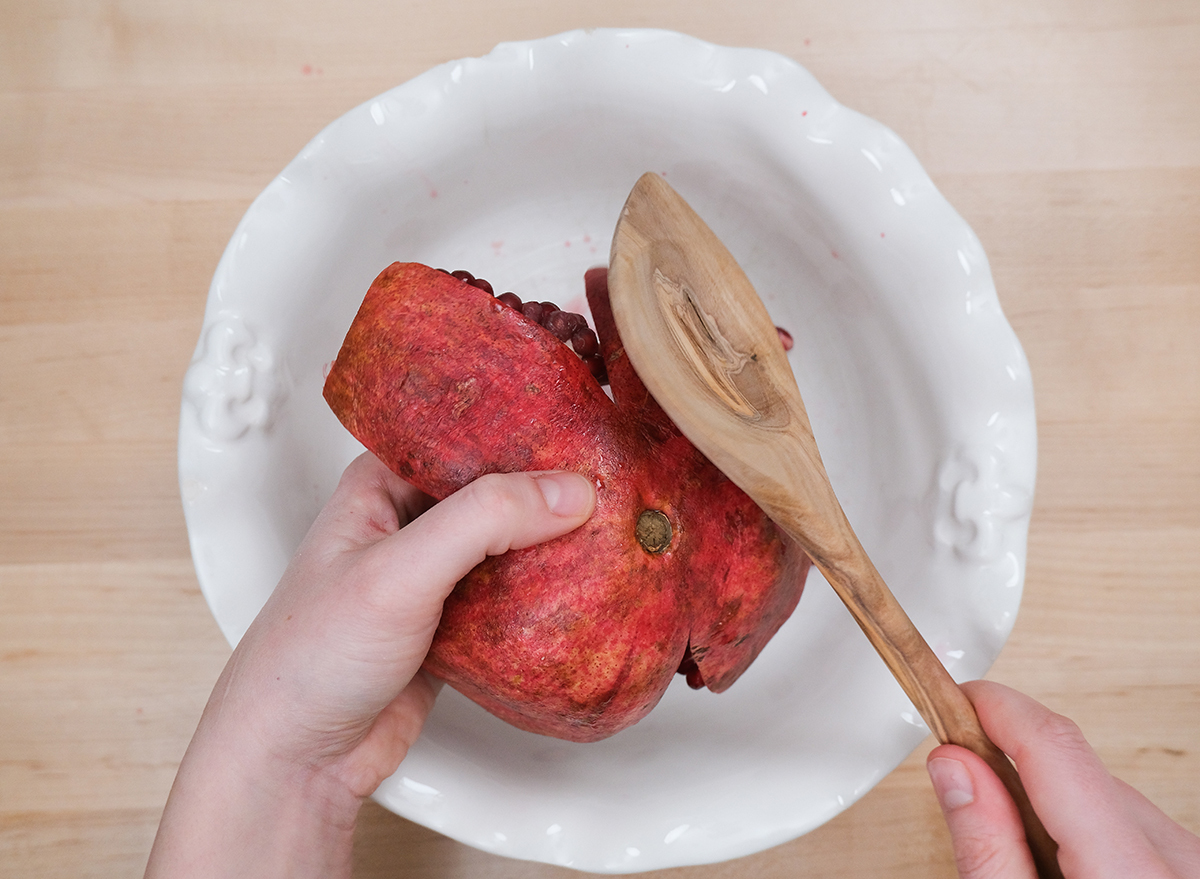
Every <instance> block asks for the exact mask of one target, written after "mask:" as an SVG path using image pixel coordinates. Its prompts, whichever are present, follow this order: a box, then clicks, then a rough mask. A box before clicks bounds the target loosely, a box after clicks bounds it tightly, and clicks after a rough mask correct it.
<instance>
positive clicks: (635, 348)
mask: <svg viewBox="0 0 1200 879" xmlns="http://www.w3.org/2000/svg"><path fill="white" fill-rule="evenodd" d="M608 283H609V290H610V293H611V297H612V307H613V312H614V315H615V317H616V321H617V328H618V329H619V331H620V334H621V339H622V341H623V342H624V345H625V350H626V352H627V354H628V355H629V358H630V361H631V362H632V363H633V366H634V368H635V369H636V370H637V373H638V375H639V376H640V377H641V379H642V381H643V382H644V383H645V384H646V387H647V388H649V390H650V392H651V393H652V394H653V395H654V397H655V399H656V400H657V401H658V402H659V404H660V405H661V406H662V407H663V409H664V410H665V411H666V412H667V414H668V415H670V416H671V418H672V419H673V420H674V421H675V423H676V424H677V425H678V426H679V428H680V430H682V431H683V433H684V435H685V436H687V438H688V439H689V440H691V442H692V443H693V444H694V445H695V446H696V447H697V448H699V449H700V450H701V451H702V452H703V453H704V454H705V455H707V456H708V457H709V459H710V460H712V461H713V463H715V464H716V465H717V466H718V467H719V468H721V470H723V471H724V472H725V474H726V475H727V476H729V478H730V479H732V480H733V481H734V482H735V483H736V484H737V485H738V486H739V487H740V488H741V489H742V490H743V491H745V492H746V494H748V495H749V496H750V497H751V498H753V499H754V500H755V501H756V502H757V503H758V504H759V506H761V507H762V508H763V510H764V511H765V512H766V513H767V515H769V516H770V517H771V518H772V519H773V520H774V521H775V522H776V523H777V524H778V525H779V526H780V527H781V528H782V529H783V530H784V531H786V532H787V533H788V534H789V535H791V537H792V538H793V539H794V540H796V541H797V542H798V543H799V544H800V545H801V546H802V547H804V549H805V551H807V552H808V554H809V555H810V556H812V559H813V562H814V563H815V564H816V566H817V567H818V568H819V569H820V570H821V573H822V574H824V575H825V578H826V579H827V580H828V581H829V583H830V585H832V586H833V588H834V591H835V592H837V594H838V597H840V598H841V599H842V601H843V602H845V604H846V606H847V607H848V608H849V610H850V612H851V614H852V615H853V616H854V619H855V620H856V621H857V622H858V624H859V626H861V627H862V630H863V631H864V632H865V633H866V635H867V637H868V638H869V639H870V641H871V643H872V644H873V645H874V647H875V649H876V650H877V651H878V652H879V655H880V656H881V657H882V658H883V660H884V662H885V663H887V666H888V668H890V669H891V670H892V673H893V674H894V675H895V676H896V679H897V680H898V681H899V682H900V686H901V687H903V689H904V692H905V693H906V694H907V695H908V697H909V698H910V699H911V700H912V702H913V704H914V705H915V706H916V708H917V709H918V711H920V713H921V716H922V717H923V718H924V719H925V722H926V723H927V724H928V725H929V728H930V730H931V731H932V732H933V734H934V735H935V736H936V737H937V739H938V741H940V742H943V743H953V744H957V745H962V746H963V747H966V748H969V749H970V750H972V751H974V752H975V753H976V754H979V755H980V756H981V757H982V758H983V759H984V760H986V761H987V763H988V765H989V766H991V767H992V769H993V770H994V771H995V772H996V774H997V775H998V776H999V777H1000V778H1001V780H1002V781H1003V782H1004V784H1005V786H1006V787H1007V788H1008V790H1009V793H1010V794H1012V796H1013V799H1014V800H1015V801H1016V803H1017V807H1018V809H1019V810H1020V812H1021V818H1022V820H1023V822H1024V825H1025V831H1026V836H1027V837H1028V840H1029V844H1030V848H1031V850H1032V851H1033V854H1034V860H1035V861H1036V863H1037V866H1038V872H1039V875H1040V876H1041V877H1044V879H1050V877H1060V876H1061V875H1062V873H1061V871H1060V869H1059V867H1058V859H1057V855H1056V851H1057V846H1056V844H1055V843H1054V841H1053V840H1052V839H1051V838H1050V836H1049V834H1048V833H1047V832H1046V830H1045V828H1044V827H1043V825H1042V823H1041V821H1040V819H1039V818H1038V817H1037V815H1036V814H1035V813H1034V811H1033V808H1032V806H1031V805H1030V802H1029V797H1028V795H1027V794H1026V792H1025V789H1024V786H1023V785H1022V783H1021V780H1020V777H1019V776H1018V775H1017V772H1016V770H1015V768H1014V767H1013V764H1012V763H1011V762H1010V761H1009V759H1008V758H1007V757H1006V756H1005V755H1004V753H1003V752H1001V751H1000V750H999V749H998V748H997V747H996V746H995V745H994V744H993V743H992V742H991V740H990V739H989V738H988V737H987V735H986V733H984V731H983V728H982V727H981V726H980V724H979V719H978V717H977V716H976V714H975V710H974V708H973V707H972V705H971V703H970V701H969V700H968V699H967V697H966V695H965V694H964V693H963V691H962V690H961V689H960V688H959V686H958V684H957V683H955V681H954V679H953V678H952V677H951V676H950V674H949V672H947V671H946V669H945V667H944V666H943V665H942V663H941V661H940V660H939V659H938V658H937V656H936V655H935V654H934V653H933V651H932V650H931V649H930V648H929V645H928V644H927V643H926V642H925V639H924V638H923V637H922V636H921V633H920V632H919V631H917V628H916V626H914V625H913V623H912V621H911V620H910V619H909V617H908V615H907V614H906V613H905V612H904V609H903V608H902V607H901V606H900V604H899V602H898V601H897V600H896V598H895V596H894V595H892V592H891V590H890V589H888V587H887V584H886V583H884V581H883V578H882V577H881V576H880V575H879V572H878V571H876V569H875V566H874V564H872V562H871V560H870V558H869V557H868V556H867V553H866V551H865V550H864V549H863V547H862V545H861V544H860V543H859V540H858V537H857V536H856V535H855V533H854V529H853V528H852V527H851V526H850V523H849V521H848V520H847V518H846V515H845V513H844V512H843V510H842V507H841V504H840V503H839V502H838V499H837V497H836V495H835V494H834V491H833V487H832V486H831V485H830V483H829V477H828V476H827V474H826V472H825V466H824V464H823V463H822V461H821V455H820V452H819V451H818V450H817V444H816V440H815V439H814V437H813V433H812V428H811V426H810V424H809V420H808V414H807V412H806V410H805V407H804V401H803V399H802V398H801V396H800V390H799V388H798V387H797V385H796V380H795V376H794V374H793V373H792V369H791V366H790V364H789V363H788V361H787V358H786V356H785V355H784V353H783V349H782V347H781V345H780V341H779V335H778V333H777V331H776V329H775V326H774V324H773V322H772V321H771V318H770V316H769V315H768V313H767V310H766V308H765V306H764V305H763V303H762V300H761V299H759V297H758V294H757V293H756V292H755V290H754V288H753V286H751V284H750V282H749V280H748V279H747V278H746V275H745V273H744V272H743V271H742V270H741V267H740V266H739V265H738V264H737V262H736V260H734V258H733V256H732V255H731V254H730V253H729V251H728V250H727V249H726V248H725V246H724V245H723V244H722V243H721V242H720V240H719V239H718V238H717V236H716V235H715V234H714V233H713V232H712V230H711V229H709V228H708V226H707V224H705V223H704V221H703V220H702V219H700V217H699V216H698V215H697V214H696V213H695V212H694V211H693V210H692V209H691V207H690V206H689V205H688V204H687V203H686V202H685V201H684V200H683V198H681V197H680V196H679V194H678V193H676V192H675V191H674V190H673V189H672V188H671V187H670V186H669V185H668V184H667V183H666V181H665V180H663V179H662V178H661V177H659V176H658V175H656V174H645V175H643V176H642V178H641V179H640V180H639V181H638V183H637V185H636V186H635V187H634V189H633V191H632V192H631V193H630V195H629V198H628V200H627V201H626V203H625V208H624V210H623V211H622V213H621V218H620V221H619V222H618V224H617V228H616V232H615V234H614V237H613V245H612V254H611V260H610V267H609V282H608Z"/></svg>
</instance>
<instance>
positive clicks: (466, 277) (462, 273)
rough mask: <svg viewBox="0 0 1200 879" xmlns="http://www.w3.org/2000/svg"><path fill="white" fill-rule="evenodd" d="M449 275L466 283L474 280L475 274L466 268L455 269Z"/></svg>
mask: <svg viewBox="0 0 1200 879" xmlns="http://www.w3.org/2000/svg"><path fill="white" fill-rule="evenodd" d="M450 275H451V276H452V277H455V278H458V279H459V280H460V281H466V282H467V283H468V284H469V283H471V282H472V281H474V280H475V276H474V275H472V274H471V273H470V272H468V271H467V270H466V269H455V270H454V271H452V272H451V273H450Z"/></svg>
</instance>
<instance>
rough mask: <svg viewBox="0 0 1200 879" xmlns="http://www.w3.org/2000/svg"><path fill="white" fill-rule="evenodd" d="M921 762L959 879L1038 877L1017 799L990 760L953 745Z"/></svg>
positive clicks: (1020, 878) (936, 749) (941, 747)
mask: <svg viewBox="0 0 1200 879" xmlns="http://www.w3.org/2000/svg"><path fill="white" fill-rule="evenodd" d="M925 765H926V769H927V770H928V771H929V778H930V780H931V781H932V782H933V790H934V793H936V794H937V798H938V803H939V805H941V807H942V814H943V815H944V816H945V818H946V826H947V827H948V828H949V829H950V839H951V841H952V843H953V846H954V860H955V863H956V864H957V866H958V875H959V877H960V879H1037V870H1036V868H1035V867H1034V863H1033V856H1032V855H1031V854H1030V852H1029V847H1028V846H1027V845H1026V844H1025V830H1024V828H1023V827H1022V825H1021V818H1020V815H1019V814H1018V812H1017V807H1016V804H1015V803H1013V801H1012V798H1011V797H1010V796H1009V795H1008V791H1007V790H1005V788H1004V784H1003V783H1002V782H1001V781H1000V779H999V778H997V777H996V774H995V773H994V772H992V770H991V769H990V768H989V767H988V765H987V764H986V763H984V762H983V760H982V759H981V758H980V757H978V756H976V755H975V754H973V753H972V752H970V751H968V750H967V749H966V748H960V747H958V746H957V745H941V746H939V747H937V748H934V749H933V751H931V752H930V754H929V757H928V759H927V760H926V764H925Z"/></svg>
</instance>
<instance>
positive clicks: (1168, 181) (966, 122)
mask: <svg viewBox="0 0 1200 879" xmlns="http://www.w3.org/2000/svg"><path fill="white" fill-rule="evenodd" d="M600 25H604V26H639V27H640V26H653V27H665V28H670V29H674V30H680V31H683V32H686V33H690V34H692V35H694V36H697V37H701V38H704V39H708V40H711V41H713V42H717V43H723V44H728V45H746V46H757V47H762V48H767V49H773V50H775V51H778V52H781V53H784V54H786V55H789V56H791V57H793V58H795V59H796V60H798V61H799V62H801V63H802V64H804V65H805V66H807V67H808V68H809V69H810V70H811V71H812V72H813V73H814V74H815V75H816V76H817V78H818V79H819V80H820V81H821V82H822V83H823V84H824V85H825V86H826V87H827V88H829V89H830V91H831V92H832V93H833V94H834V96H835V97H836V98H838V99H839V100H841V101H842V102H843V103H845V104H847V105H849V106H851V107H853V108H855V109H858V110H861V111H863V112H865V113H867V114H868V115H871V116H873V117H875V118H877V119H879V120H881V121H882V122H884V123H885V124H887V125H889V126H891V127H892V128H893V129H895V130H896V131H897V132H898V133H899V134H900V136H901V137H902V138H904V139H905V140H906V141H907V142H908V143H909V145H910V146H911V147H912V148H913V149H914V150H915V151H916V153H917V154H918V156H919V157H920V158H921V160H922V161H923V163H924V164H925V166H926V168H927V169H928V170H929V172H930V174H931V175H932V176H933V178H934V180H935V182H936V183H937V184H938V186H939V187H940V188H941V189H942V190H943V192H945V194H946V195H947V196H948V197H949V199H950V201H951V202H952V203H953V204H954V205H955V206H956V207H957V208H958V209H959V211H960V212H961V213H962V214H963V215H964V216H965V217H966V218H967V220H968V221H969V222H970V223H971V224H972V226H973V227H974V229H975V231H976V232H977V233H978V234H979V236H980V238H981V239H982V241H983V243H984V246H985V248H986V250H987V252H988V255H989V258H990V260H991V265H992V269H993V272H994V275H995V279H996V283H997V285H998V288H999V292H1000V297H1001V301H1002V303H1003V305H1004V307H1005V310H1006V311H1007V313H1008V315H1009V318H1010V320H1011V321H1012V323H1013V325H1014V326H1015V328H1016V330H1017V333H1018V334H1019V336H1020V338H1021V340H1022V342H1023V344H1024V346H1025V349H1026V352H1027V354H1028V355H1029V359H1030V361H1031V364H1032V368H1033V376H1034V382H1035V389H1036V393H1037V404H1038V415H1039V441H1040V456H1039V477H1038V478H1039V481H1038V489H1037V499H1036V505H1035V510H1034V517H1033V526H1032V533H1031V538H1030V554H1029V566H1028V583H1027V587H1026V593H1025V601H1024V605H1023V608H1022V612H1021V616H1020V618H1019V620H1018V622H1017V625H1016V629H1015V631H1014V632H1013V636H1012V639H1011V640H1010V641H1009V644H1008V646H1007V647H1006V649H1005V651H1004V653H1003V654H1002V656H1001V658H1000V660H999V662H998V663H997V664H996V666H995V668H994V669H993V671H992V673H991V675H990V676H991V677H993V678H995V679H998V680H1003V681H1005V682H1008V683H1010V684H1013V685H1015V686H1017V687H1019V688H1021V689H1023V690H1025V691H1027V692H1029V693H1031V694H1032V695H1034V696H1035V697H1037V698H1039V699H1041V700H1042V701H1044V702H1046V703H1047V704H1049V705H1050V706H1051V707H1053V708H1055V709H1056V710H1059V711H1062V712H1064V713H1067V714H1069V715H1070V716H1072V717H1074V718H1075V719H1076V720H1077V721H1078V722H1079V723H1080V724H1081V725H1082V726H1083V728H1084V730H1085V732H1086V733H1087V734H1088V736H1089V737H1090V739H1091V740H1092V742H1093V743H1094V744H1095V746H1096V747H1097V749H1098V750H1099V752H1100V753H1101V755H1102V756H1103V758H1104V759H1105V761H1106V762H1107V763H1108V764H1109V766H1110V767H1111V768H1112V769H1113V771H1114V772H1115V773H1116V774H1117V775H1119V776H1121V777H1123V778H1124V779H1126V780H1127V781H1129V782H1131V783H1132V784H1134V785H1135V786H1136V787H1138V788H1140V789H1141V790H1142V791H1144V792H1145V793H1146V794H1148V795H1149V796H1150V797H1151V799H1153V800H1154V801H1156V802H1157V803H1159V804H1160V805H1161V806H1162V807H1163V808H1164V809H1165V810H1166V811H1167V812H1168V813H1169V814H1170V815H1172V816H1173V817H1174V818H1176V819H1177V820H1179V821H1180V822H1181V823H1183V824H1184V825H1185V826H1187V827H1188V828H1189V829H1191V830H1193V831H1200V5H1198V4H1196V3H1195V2H1194V0H1007V2H1003V3H1000V2H990V0H989V2H982V0H977V2H959V0H912V2H893V0H836V2H835V0H788V2H781V0H741V2H739V3H725V2H722V3H718V2H697V0H659V2H653V3H647V2H646V0H613V2H607V3H597V2H595V0H591V2H579V0H555V2H543V3H535V2H530V0H466V2H453V0H451V2H447V3H442V4H416V3H405V2H391V3H388V2H384V0H375V2H367V0H341V2H336V3H313V2H309V0H294V2H283V0H211V2H200V3H198V2H183V0H174V2H168V0H158V2H154V0H140V2H139V0H127V2H121V0H112V2H103V3H97V2H87V0H75V2H69V0H0V874H2V875H4V876H6V877H7V876H14V877H38V879H51V877H72V879H81V877H116V876H131V875H140V873H141V870H142V868H143V866H144V863H145V858H146V855H147V852H148V850H149V846H150V842H151V840H152V838H153V834H154V830H155V826H156V824H157V821H158V816H159V813H160V810H161V808H162V804H163V802H164V799H165V797H166V794H167V790H168V788H169V786H170V783H171V780H172V778H173V775H174V772H175V768H176V766H177V764H178V761H179V758H180V756H181V755H182V753H183V750H184V748H185V746H186V744H187V741H188V738H189V737H190V734H191V731H192V728H193V725H194V724H195V722H196V720H197V718H198V716H199V713H200V710H201V707H202V705H203V703H204V700H205V699H206V697H207V694H208V691H209V688H210V687H211V686H212V683H213V681H214V680H215V678H216V676H217V674H218V672H219V671H220V669H221V667H222V665H223V663H224V661H225V658H226V657H227V655H228V648H227V646H226V645H225V643H224V641H223V640H222V638H221V636H220V634H219V633H218V631H217V627H216V625H215V624H214V623H213V621H212V619H211V617H210V615H209V613H208V611H207V608H206V607H205V604H204V601H203V599H202V598H201V596H200V593H199V590H198V588H197V585H196V580H195V576H194V574H193V572H192V568H191V562H190V559H189V556H188V546H187V536H186V532H185V528H184V522H183V516H182V512H181V504H180V501H179V497H178V489H177V482H176V472H175V440H176V428H177V423H178V413H179V401H180V390H181V382H182V378H183V373H184V370H185V369H186V367H187V364H188V361H189V359H190V356H191V352H192V349H193V347H194V345H195V342H196V339H197V336H198V333H199V329H200V321H201V315H202V311H203V305H204V302H205V298H206V294H207V289H208V282H209V279H210V278H211V275H212V272H213V269H214V268H215V266H216V263H217V260H218V259H219V257H220V254H221V251H222V249H223V248H224V246H225V243H226V241H227V240H228V239H229V236H230V235H231V233H232V231H233V228H234V226H235V224H236V223H237V221H238V219H239V218H240V217H241V215H242V213H243V212H244V211H245V210H246V208H247V207H248V205H249V203H250V201H251V199H252V198H253V197H254V196H255V195H256V194H257V193H258V192H259V191H260V190H261V189H262V188H263V187H264V186H265V185H266V184H267V183H268V182H269V181H270V180H271V179H272V178H273V177H274V176H275V174H277V173H278V172H279V171H280V170H281V169H282V168H283V166H284V165H285V164H286V163H287V162H288V161H289V160H290V159H291V158H292V157H293V156H294V155H295V154H296V153H297V152H298V151H299V150H300V148H301V147H303V146H304V144H305V143H307V141H308V140H309V139H310V138H311V137H312V136H313V135H314V134H316V132H317V131H318V130H319V129H320V128H322V127H323V126H324V125H325V124H326V123H328V122H329V121H331V120H332V119H334V118H335V117H337V116H339V115H341V114H342V113H343V112H345V111H346V110H348V109H350V108H351V107H353V106H355V105H357V104H359V103H361V102H362V101H364V100H366V99H368V98H370V97H372V96H374V95H376V94H379V93H380V92H383V91H385V90H387V89H389V88H391V87H392V86H394V85H397V84H398V83H400V82H403V81H404V80H406V79H408V78H410V77H412V76H414V75H416V74H418V73H420V72H422V71H423V70H425V69H427V68H428V67H430V66H432V65H434V64H437V63H440V62H442V61H446V60H450V59H453V58H459V57H464V56H471V55H480V54H484V53H486V52H487V51H488V50H489V49H490V48H491V47H492V46H493V45H494V44H495V43H497V42H500V41H503V40H508V39H529V38H534V37H540V36H547V35H550V34H553V33H557V32H559V31H563V30H568V29H571V28H574V27H581V26H600ZM928 747H929V746H928V745H926V746H925V747H922V748H921V749H919V750H918V752H917V753H916V754H914V755H913V757H912V758H910V759H909V760H908V761H906V762H905V763H904V764H903V765H902V766H901V767H900V768H899V769H898V770H897V771H896V772H895V773H893V774H892V775H891V776H889V777H888V778H887V779H885V780H884V781H883V782H882V783H881V784H880V785H879V786H878V787H877V788H876V789H875V790H874V791H872V792H871V793H870V794H869V795H868V796H867V797H866V798H865V799H864V800H862V801H861V802H860V803H858V804H857V805H855V806H854V807H852V808H851V809H850V810H848V811H847V812H846V813H844V814H843V815H841V816H839V817H838V818H836V819H834V820H833V821H831V822H830V823H829V824H827V825H826V826H824V827H822V828H820V829H818V830H816V831H815V832H813V833H811V834H809V835H807V836H805V837H803V838H801V839H798V840H796V841H794V842H792V843H788V844H786V845H782V846H780V847H778V848H775V849H772V850H769V851H766V852H763V853H761V854H759V855H755V856H752V857H750V858H745V859H742V860H740V861H735V862H731V863H727V864H720V865H713V866H709V867H695V868H687V869H680V870H670V871H663V872H660V873H657V874H650V875H652V876H658V877H664V879H665V877H668V876H669V877H673V879H674V877H678V879H718V877H733V876H746V875H752V876H758V877H784V876H787V877H805V879H808V877H826V876H829V877H833V876H837V877H853V879H858V877H862V879H867V877H884V876H886V877H899V879H917V877H921V879H928V877H935V879H938V877H952V876H953V875H954V871H953V866H952V861H951V857H950V853H949V848H948V838H947V835H946V832H945V830H944V828H943V826H942V823H941V818H940V815H939V813H938V810H937V806H936V803H935V802H934V799H933V796H932V793H931V791H930V789H929V785H928V781H927V779H926V776H925V774H924V769H923V758H924V754H925V753H926V752H927V751H928ZM357 856H358V867H357V873H356V875H357V876H360V877H376V876H380V877H382V876H406V877H419V879H434V877H436V879H458V877H468V876H469V877H482V879H502V877H504V879H507V877H531V879H567V877H570V876H573V875H579V874H576V873H572V872H571V871H568V870H564V869H560V868H555V867H548V866H542V865H535V864H526V863H521V862H516V861H510V860H505V859H502V858H497V857H495V856H492V855H488V854H484V853H481V852H477V851H474V850H472V849H469V848H466V847H464V846H461V845H459V844H457V843H454V842H451V841H449V840H447V839H445V838H443V837H441V836H439V835H438V834H436V833H434V832H432V831H429V830H426V829H424V828H421V827H418V826H416V825H413V824H410V823H408V822H406V821H403V820H401V819H399V818H396V817H394V816H392V815H390V814H389V813H387V812H385V811H383V810H382V809H379V808H376V807H374V806H371V807H369V808H368V809H367V810H366V811H365V813H364V817H363V821H362V826H361V832H360V835H359V841H358V845H357Z"/></svg>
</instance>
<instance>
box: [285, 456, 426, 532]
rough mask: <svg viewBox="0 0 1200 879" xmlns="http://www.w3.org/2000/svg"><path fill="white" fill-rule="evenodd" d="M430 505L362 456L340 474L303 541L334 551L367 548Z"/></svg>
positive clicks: (370, 458) (375, 460)
mask: <svg viewBox="0 0 1200 879" xmlns="http://www.w3.org/2000/svg"><path fill="white" fill-rule="evenodd" d="M431 503H432V500H431V499H430V498H429V497H428V496H427V495H425V494H423V493H422V492H420V491H418V490H417V489H416V488H414V487H413V486H412V485H409V484H408V483H407V482H405V481H404V480H403V479H401V478H400V477H399V476H397V475H396V474H395V473H393V472H392V471H391V470H389V469H388V468H387V467H385V466H384V465H383V463H382V462H380V460H379V459H378V458H376V457H375V456H374V455H372V454H371V453H370V452H364V453H363V454H361V455H359V456H358V457H357V458H355V459H354V460H353V461H351V462H350V464H349V466H347V467H346V469H345V471H343V473H342V476H341V479H340V480H339V481H338V485H337V488H336V489H334V492H333V495H332V496H331V497H330V499H329V501H328V502H327V503H326V504H325V506H324V507H323V508H322V510H321V512H320V514H319V515H318V516H317V519H316V521H315V522H314V523H313V527H312V528H311V530H310V531H309V536H308V538H307V539H306V542H307V543H310V544H311V543H313V542H317V543H319V544H320V546H321V547H322V548H323V549H329V550H332V551H334V552H341V551H345V550H347V549H358V548H362V547H365V546H369V545H371V544H372V543H376V542H378V541H379V540H382V539H383V538H385V537H387V536H389V535H391V534H395V533H396V532H397V531H399V530H400V528H401V527H403V526H404V525H405V524H407V523H408V522H409V521H410V520H411V519H414V518H416V517H417V516H419V515H420V514H421V513H422V512H424V510H425V509H427V508H428V507H429V505H430V504H431Z"/></svg>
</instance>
